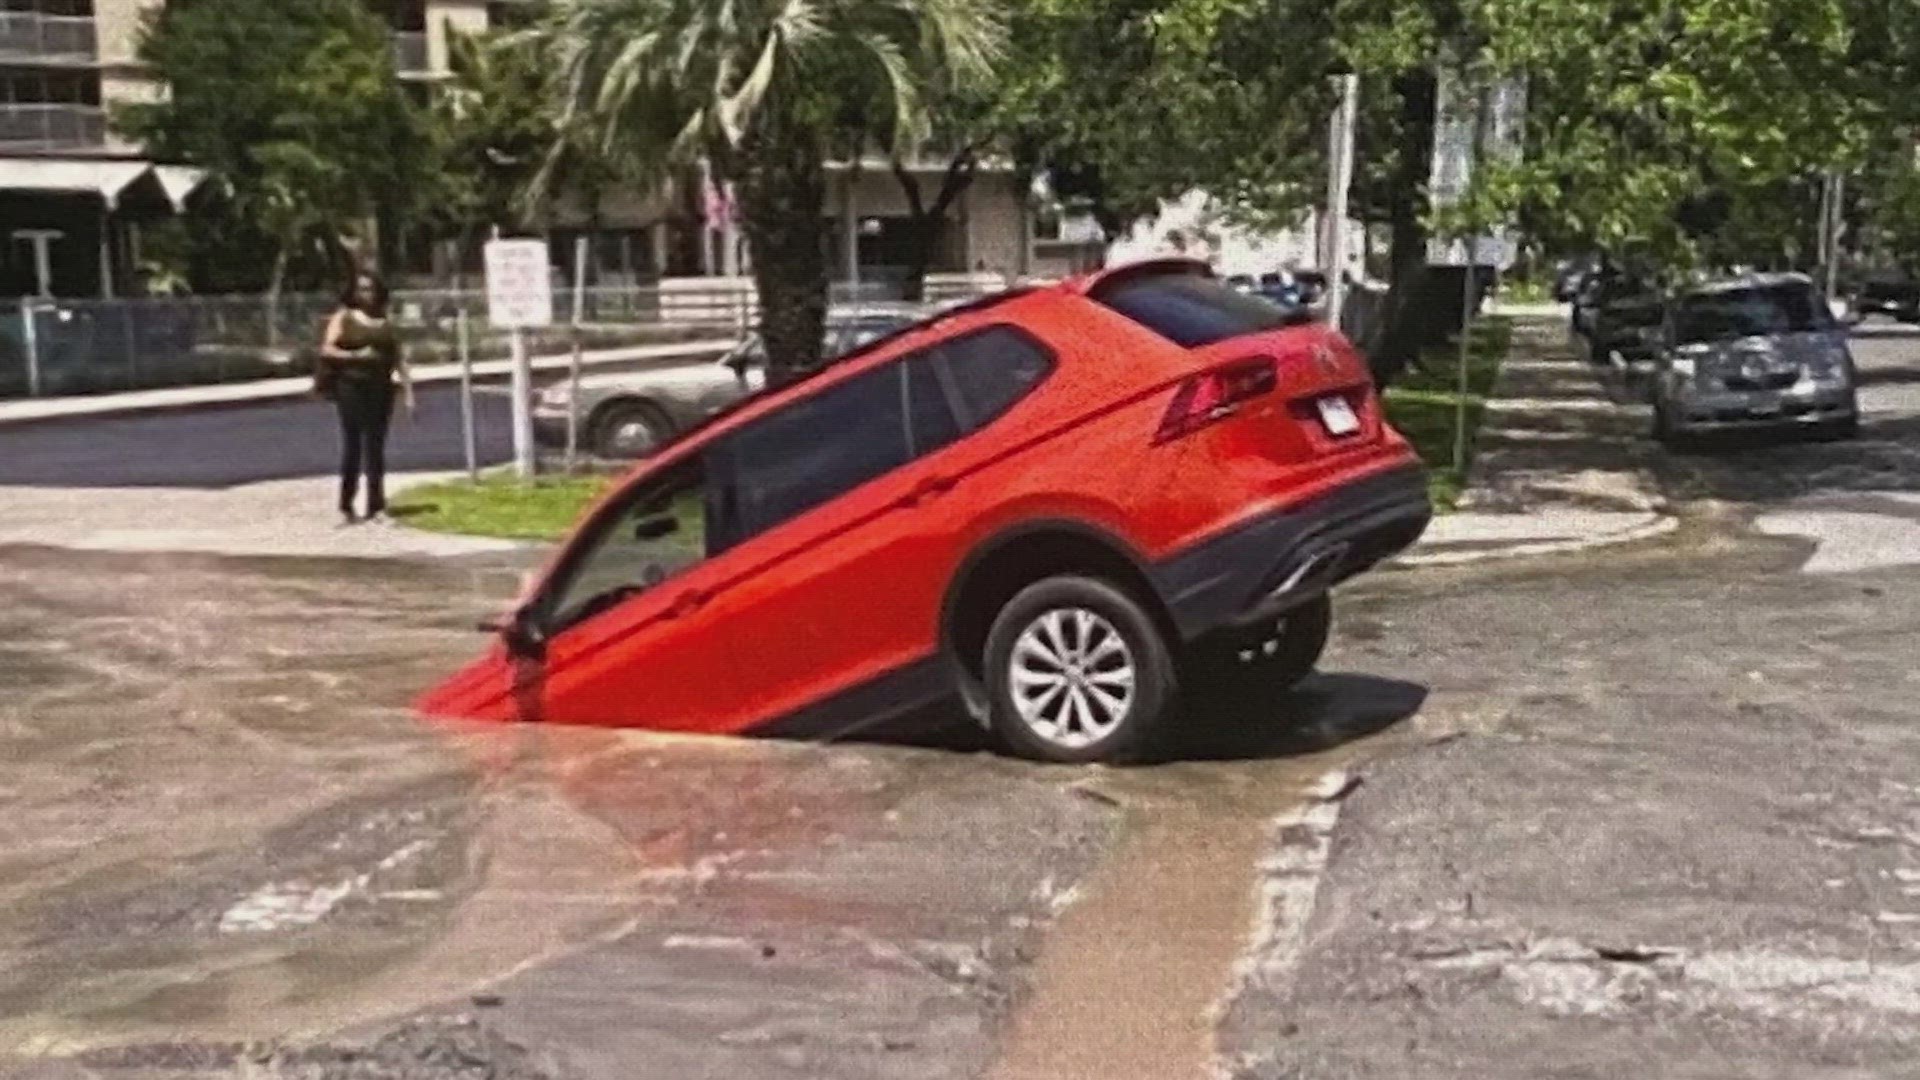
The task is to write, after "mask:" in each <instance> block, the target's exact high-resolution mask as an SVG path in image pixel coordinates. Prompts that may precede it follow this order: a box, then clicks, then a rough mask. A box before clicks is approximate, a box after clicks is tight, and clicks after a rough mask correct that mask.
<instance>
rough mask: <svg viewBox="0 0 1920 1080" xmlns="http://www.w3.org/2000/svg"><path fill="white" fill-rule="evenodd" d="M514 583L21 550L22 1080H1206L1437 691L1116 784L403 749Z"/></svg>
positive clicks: (13, 770)
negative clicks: (1307, 807)
mask: <svg viewBox="0 0 1920 1080" xmlns="http://www.w3.org/2000/svg"><path fill="white" fill-rule="evenodd" d="M518 572H519V567H518V566H515V565H511V564H507V563H500V564H497V565H491V566H490V565H488V564H486V563H475V564H472V565H469V566H460V565H452V564H448V563H446V562H442V563H438V564H409V563H398V562H396V563H368V562H365V561H359V562H354V563H323V562H304V561H302V562H295V561H286V560H279V561H255V562H245V561H237V560H216V559H208V558H197V557H175V556H108V555H81V554H76V553H71V552H55V551H51V550H33V549H11V550H8V551H7V552H5V553H4V554H3V555H0V623H4V626H3V627H0V641H4V642H5V644H4V645H0V674H3V676H4V679H5V681H6V684H7V686H8V688H9V691H10V692H9V693H8V694H7V696H6V698H5V699H4V702H0V740H4V744H5V746H4V751H3V752H0V1072H5V1073H6V1074H8V1075H25V1076H38V1075H69V1073H67V1072H64V1071H61V1070H64V1069H69V1068H84V1069H86V1070H88V1071H87V1072H85V1073H82V1074H81V1075H109V1076H111V1075H121V1074H125V1075H129V1076H143V1075H147V1073H146V1072H144V1071H143V1070H150V1069H156V1068H158V1069H163V1070H169V1071H166V1072H164V1073H163V1075H169V1076H172V1075H180V1074H181V1073H182V1072H184V1074H185V1075H199V1074H206V1075H223V1074H224V1072H225V1071H227V1070H230V1069H232V1068H233V1067H235V1063H236V1062H238V1061H240V1060H241V1059H242V1058H247V1057H248V1055H254V1056H255V1058H258V1059H259V1060H262V1061H264V1060H269V1059H270V1060H272V1061H274V1062H277V1063H278V1064H276V1065H274V1066H273V1067H274V1068H279V1069H281V1071H282V1072H283V1073H285V1074H287V1075H306V1074H305V1073H300V1072H298V1071H292V1072H288V1070H289V1069H292V1068H293V1066H292V1065H289V1064H288V1063H289V1062H295V1061H296V1060H309V1059H311V1060H319V1059H318V1058H314V1057H313V1055H315V1054H321V1055H324V1053H326V1052H327V1047H328V1046H330V1045H332V1044H331V1043H330V1042H329V1040H332V1039H336V1038H352V1039H358V1040H361V1041H362V1042H365V1041H366V1040H372V1045H375V1046H388V1047H390V1049H391V1051H392V1052H393V1053H396V1054H399V1055H400V1056H402V1057H405V1058H408V1059H409V1060H414V1061H415V1065H419V1062H421V1061H428V1060H438V1059H436V1058H435V1057H434V1055H435V1054H439V1053H441V1052H442V1051H446V1052H449V1053H450V1052H452V1051H451V1050H449V1049H448V1048H449V1047H456V1048H457V1047H460V1046H466V1045H467V1044H468V1043H471V1042H472V1040H474V1039H480V1040H482V1041H483V1042H486V1041H487V1040H506V1041H505V1042H504V1043H500V1044H499V1045H497V1046H495V1047H494V1050H491V1051H487V1054H488V1056H489V1058H490V1059H494V1060H495V1063H496V1065H498V1064H499V1063H500V1062H504V1061H506V1060H508V1059H509V1058H511V1059H513V1060H519V1058H518V1057H515V1056H514V1055H516V1054H519V1053H520V1052H521V1051H520V1050H512V1051H511V1052H509V1050H508V1049H507V1047H509V1046H511V1047H520V1048H523V1049H524V1050H525V1054H526V1055H529V1056H527V1057H526V1065H525V1067H526V1068H527V1069H528V1070H531V1071H529V1072H527V1073H526V1075H530V1076H532V1075H555V1076H563V1075H564V1076H573V1075H606V1076H619V1075H629V1076H630V1075H634V1074H633V1073H632V1072H630V1071H628V1070H626V1069H623V1068H622V1067H620V1065H619V1063H620V1062H622V1061H626V1062H631V1061H633V1060H636V1059H637V1058H636V1056H637V1055H643V1056H644V1057H645V1059H646V1060H649V1061H655V1062H660V1063H662V1064H661V1065H660V1067H659V1069H658V1071H656V1072H651V1073H650V1075H662V1076H699V1075H713V1076H759V1075H834V1076H867V1075H872V1076H895V1075H897V1076H975V1075H983V1074H985V1073H986V1071H987V1070H988V1069H989V1067H992V1066H993V1065H994V1062H996V1060H997V1061H998V1062H999V1064H998V1066H997V1067H995V1069H996V1071H995V1072H994V1075H1008V1076H1013V1075H1040V1074H1041V1072H1043V1071H1046V1070H1048V1069H1053V1070H1054V1071H1053V1072H1052V1073H1051V1074H1052V1075H1060V1073H1059V1071H1058V1069H1059V1068H1060V1067H1067V1068H1070V1069H1072V1066H1073V1065H1074V1063H1073V1062H1071V1061H1069V1062H1066V1063H1065V1066H1062V1065H1061V1063H1060V1062H1059V1061H1058V1060H1057V1058H1058V1055H1059V1054H1060V1052H1061V1051H1062V1048H1070V1047H1073V1046H1079V1047H1081V1048H1082V1049H1083V1050H1087V1051H1093V1052H1094V1054H1095V1058H1096V1059H1097V1058H1098V1057H1101V1056H1104V1054H1105V1053H1107V1052H1110V1051H1111V1050H1113V1049H1114V1046H1113V1044H1111V1043H1110V1042H1107V1041H1106V1040H1107V1039H1108V1038H1110V1037H1111V1036H1112V1034H1113V1033H1114V1029H1113V1028H1112V1027H1111V1026H1110V1025H1112V1024H1113V1023H1114V1022H1115V1021H1116V1020H1120V1021H1122V1022H1124V1021H1125V1018H1127V1017H1129V1016H1137V1017H1139V1018H1141V1022H1142V1024H1143V1026H1142V1027H1141V1029H1140V1030H1139V1031H1138V1032H1137V1033H1134V1034H1130V1035H1128V1036H1127V1038H1128V1039H1131V1040H1133V1041H1134V1043H1135V1044H1136V1046H1137V1048H1138V1049H1139V1050H1140V1051H1141V1052H1142V1053H1165V1052H1167V1048H1173V1049H1174V1050H1175V1057H1176V1058H1180V1059H1185V1060H1187V1061H1188V1062H1189V1063H1190V1064H1191V1065H1193V1066H1195V1067H1197V1066H1198V1064H1199V1063H1200V1062H1203V1061H1204V1060H1205V1057H1206V1052H1205V1036H1206V1033H1207V1024H1206V1019H1205V1018H1206V1016H1207V1015H1208V1010H1209V1009H1210V1008H1211V1007H1212V1005H1213V1004H1214V1002H1215V1000H1216V999H1217V998H1218V997H1219V996H1220V995H1221V994H1222V992H1223V990H1224V989H1225V988H1226V986H1227V983H1228V980H1229V979H1230V977H1231V969H1232V965H1233V964H1234V962H1235V959H1236V957H1237V955H1238V954H1239V952H1240V951H1241V947H1242V945H1243V944H1244V943H1245V941H1246V940H1247V938H1248V935H1249V933H1250V932H1251V930H1250V928H1251V926H1252V923H1253V922H1254V920H1255V915H1256V911H1255V903H1254V900H1255V891H1254V888H1253V885H1254V875H1255V864H1256V863H1257V862H1258V859H1259V855H1260V852H1261V851H1262V849H1263V848H1264V846H1265V844H1266V840H1267V832H1268V828H1269V825H1270V823H1271V821H1272V820H1273V819H1274V817H1275V815H1277V814H1280V813H1282V812H1284V811H1285V810H1286V809H1287V808H1289V807H1292V806H1297V805H1299V804H1300V803H1301V802H1302V801H1303V800H1306V799H1308V798H1309V797H1310V796H1309V794H1308V793H1309V792H1310V790H1311V788H1312V786H1313V784H1314V783H1315V782H1316V781H1317V780H1319V779H1320V778H1321V777H1323V776H1324V775H1325V774H1326V773H1327V772H1328V771H1329V770H1331V769H1334V768H1337V767H1338V766H1339V765H1340V764H1341V763H1342V762H1344V761H1347V760H1349V759H1351V758H1352V757H1353V755H1354V754H1356V753H1358V752H1360V751H1359V750H1358V747H1359V746H1361V745H1364V741H1363V742H1362V743H1355V742H1354V741H1353V740H1354V739H1356V738H1360V739H1362V740H1364V739H1365V738H1367V737H1372V738H1375V739H1376V740H1377V739H1378V738H1380V737H1382V736H1378V735H1375V734H1374V733H1377V732H1382V731H1391V730H1392V729H1393V727H1394V725H1395V724H1396V723H1398V722H1399V721H1401V720H1402V719H1404V718H1405V717H1407V716H1408V715H1409V714H1411V713H1412V712H1414V710H1416V709H1417V708H1418V707H1419V704H1420V701H1421V697H1422V693H1421V691H1420V690H1419V688H1418V687H1414V686H1411V685H1408V684H1399V683H1394V682H1391V681H1386V680H1377V679H1370V678H1363V677H1359V676H1351V677H1347V676H1342V677H1334V678H1329V679H1324V680H1318V681H1316V682H1315V683H1314V684H1312V685H1311V686H1310V688H1309V689H1307V690H1304V691H1302V692H1301V693H1300V694H1298V695H1294V699H1297V700H1288V701H1283V702H1277V703H1276V702H1269V703H1266V705H1264V706H1261V707H1259V708H1258V709H1256V712H1258V713H1260V714H1261V715H1250V714H1248V713H1247V711H1246V710H1247V706H1246V705H1244V704H1243V703H1239V704H1236V703H1211V704H1210V705H1206V706H1204V707H1202V708H1196V710H1195V712H1196V715H1197V716H1198V715H1201V714H1203V713H1204V714H1205V715H1206V716H1207V717H1208V719H1207V720H1206V721H1205V722H1201V723H1196V725H1195V727H1194V728H1193V729H1192V730H1191V731H1190V732H1189V733H1188V734H1187V735H1186V736H1184V737H1183V738H1182V739H1180V740H1179V741H1178V742H1177V744H1175V745H1172V746H1169V747H1168V748H1167V752H1166V760H1164V761H1162V762H1161V763H1159V764H1156V765H1151V766H1149V767H1146V768H1142V769H1137V770H1121V771H1106V770H1082V769H1047V768H1040V767H1035V766H1030V765H1026V764H1023V763H1019V762H1014V761H1011V760H1008V759H1005V758H1002V757H1000V756H998V755H995V754H990V753H986V752H984V751H983V750H982V748H981V746H980V743H981V740H980V739H979V737H977V736H975V735H972V734H971V733H969V732H967V731H966V730H965V728H964V725H963V724H962V725H960V726H959V727H957V728H956V727H955V725H953V724H952V723H951V718H949V717H939V716H934V717H922V718H917V719H916V721H915V723H913V724H911V725H906V726H903V728H902V730H901V732H900V733H899V735H898V737H894V736H889V737H887V738H885V739H880V740H876V741H872V742H866V743H860V744H849V745H840V746H817V745H806V744H796V743H777V742H767V741H761V742H752V741H742V740H711V739H689V738H673V737H663V736H658V735H650V734H646V733H636V732H613V731H594V730H578V729H564V728H551V727H513V728H485V729H482V728H462V727H455V726H449V725H439V724H430V723H427V722H424V721H422V720H420V719H418V718H416V717H415V716H413V715H412V714H410V713H409V712H408V711H407V710H406V708H405V703H406V702H407V701H408V700H409V699H410V697H411V696H412V694H413V693H415V692H416V691H417V690H418V689H419V688H420V687H422V686H425V685H427V684H429V683H430V682H431V681H432V680H433V679H434V678H436V677H438V676H439V675H441V674H442V673H444V672H445V671H446V670H447V669H448V668H449V667H450V666H451V665H453V664H455V663H456V662H458V661H460V660H462V659H464V658H465V657H466V656H468V655H470V654H471V652H472V651H473V650H474V649H475V648H476V647H477V646H478V645H479V644H480V641H479V638H478V635H476V634H475V633H474V632H473V630H472V629H471V628H472V626H473V624H474V623H475V621H477V620H478V619H481V618H483V617H485V616H487V615H489V614H492V613H494V612H495V611H496V610H497V608H498V605H499V603H500V601H501V600H502V599H503V598H504V597H505V596H507V595H510V593H511V591H512V589H513V586H514V583H515V580H516V578H517V575H518ZM1276 710H1283V711H1285V712H1288V713H1293V714H1298V715H1304V716H1307V717H1310V718H1311V719H1310V721H1309V722H1306V723H1303V724H1296V725H1289V724H1287V723H1284V722H1280V721H1279V720H1277V719H1276V717H1275V715H1274V714H1275V711H1276ZM1103 857H1105V858H1103ZM1096 867H1097V868H1098V869H1097V870H1096ZM1162 880H1166V881H1177V882H1180V883H1181V887H1178V888H1141V887H1140V885H1141V883H1143V882H1149V881H1162ZM1063 912H1064V913H1066V915H1065V917H1064V920H1063V921H1062V922H1060V924H1059V926H1058V932H1057V935H1055V937H1054V938H1053V939H1051V940H1050V939H1049V936H1048V933H1047V932H1048V930H1049V928H1051V927H1053V926H1054V924H1055V920H1056V918H1057V917H1060V916H1061V913H1063ZM1175 924H1178V925H1181V926H1183V927H1184V929H1182V930H1180V931H1178V932H1175V933H1171V934H1169V933H1168V932H1167V928H1168V927H1169V926H1171V925H1175ZM1043 946H1045V948H1043ZM1043 953H1044V954H1046V955H1049V956H1050V957H1051V960H1050V961H1049V962H1045V963H1041V964H1040V965H1039V967H1037V968H1035V967H1034V963H1035V961H1036V959H1037V958H1038V957H1040V956H1041V955H1043ZM1102 957H1108V958H1111V959H1112V960H1120V961H1124V962H1125V963H1129V964H1139V963H1142V962H1148V963H1150V964H1151V966H1152V968H1153V969H1154V970H1156V971H1158V972H1159V974H1158V975H1157V976H1156V981H1155V982H1153V983H1141V982H1138V981H1134V982H1129V981H1127V980H1125V979H1120V978H1115V977H1113V976H1115V975H1117V974H1118V972H1115V971H1113V970H1112V963H1111V961H1109V962H1108V963H1107V966H1106V967H1105V968H1103V967H1102V966H1101V964H1100V962H1099V960H1100V958H1102ZM1083 960H1092V961H1094V962H1092V963H1084V962H1082V961H1083ZM1021 1002H1024V1003H1026V1005H1027V1007H1026V1008H1025V1009H1024V1010H1022V1011H1021V1013H1020V1015H1019V1018H1018V1019H1017V1021H1015V1022H1013V1023H1011V1024H1008V1023H1007V1021H1008V1020H1009V1017H1010V1016H1011V1015H1012V1014H1013V1012H1014V1006H1015V1004H1016V1003H1021ZM1175 1003H1178V1005H1179V1006H1180V1007H1179V1008H1178V1009H1173V1008H1169V1006H1171V1005H1174V1004H1175ZM1149 1018H1157V1019H1162V1020H1165V1021H1167V1022H1168V1025H1169V1026H1170V1030H1164V1031H1156V1030H1154V1029H1153V1028H1152V1026H1151V1025H1148V1024H1146V1021H1147V1020H1148V1019H1149ZM1119 1030H1120V1031H1127V1030H1128V1029H1127V1028H1126V1027H1125V1026H1122V1027H1121V1028H1120V1029H1119ZM1090 1031H1091V1032H1102V1031H1104V1032H1105V1034H1104V1035H1103V1036H1101V1037H1099V1038H1097V1039H1096V1040H1095V1041H1093V1042H1088V1041H1086V1034H1087V1033H1088V1032H1090ZM1003 1041H1005V1042H1006V1045H1007V1047H1008V1051H1007V1053H1006V1054H1005V1055H1004V1056H1003V1055H1002V1054H1001V1053H1000V1050H999V1048H1000V1046H1001V1043H1002V1042H1003ZM475 1045H478V1044H475ZM487 1045H494V1044H493V1043H491V1042H489V1043H487ZM435 1047H438V1048H439V1049H438V1050H436V1049H434V1048H435ZM1103 1047H1104V1049H1103ZM469 1049H471V1047H469ZM462 1052H465V1051H462ZM260 1055H265V1057H260ZM300 1055H307V1056H306V1057H305V1058H302V1057H300ZM422 1055H424V1056H422ZM503 1055H504V1056H503ZM1083 1056H1084V1055H1083ZM416 1059H417V1060H416ZM248 1060H254V1058H248ZM1081 1064H1086V1062H1082V1063H1081ZM316 1067H318V1066H316ZM419 1067H420V1068H422V1069H425V1070H426V1071H423V1072H421V1073H419V1075H423V1076H427V1075H431V1076H458V1075H466V1074H464V1073H461V1072H458V1071H448V1070H447V1069H444V1068H443V1069H440V1070H439V1071H434V1069H433V1068H428V1067H427V1066H424V1065H419ZM1072 1071H1075V1072H1078V1071H1079V1070H1078V1069H1072ZM314 1075H333V1074H332V1073H329V1072H327V1071H326V1070H325V1069H324V1068H321V1071H320V1072H318V1073H315V1074H314ZM342 1075H344V1074H342ZM354 1075H359V1074H354ZM382 1075H385V1074H382ZM394 1075H413V1074H412V1073H408V1072H404V1071H402V1072H396V1073H395V1074H394ZM489 1075H509V1073H497V1074H489Z"/></svg>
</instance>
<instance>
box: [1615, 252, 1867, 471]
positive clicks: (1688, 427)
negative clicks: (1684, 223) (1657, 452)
mask: <svg viewBox="0 0 1920 1080" xmlns="http://www.w3.org/2000/svg"><path fill="white" fill-rule="evenodd" d="M1653 406H1654V436H1655V437H1656V438H1658V439H1660V440H1661V441H1662V442H1673V441H1677V440H1680V439H1684V438H1686V437H1688V436H1692V435H1699V434H1705V433H1707V432H1710V431H1715V430H1722V429H1728V428H1738V427H1764V428H1769V429H1773V430H1780V431H1796V430H1797V431H1805V432H1809V433H1813V434H1817V435H1822V436H1826V437H1829V438H1850V437H1852V436H1853V435H1854V434H1856V433H1857V432H1858V430H1859V426H1860V404H1859V398H1858V395H1857V393H1856V389H1855V378H1854V365H1853V355H1852V353H1851V352H1850V351H1849V350H1848V348H1847V333H1846V329H1845V327H1843V326H1841V325H1840V324H1839V322H1838V321H1836V320H1835V319H1834V317H1833V313H1832V311H1831V310H1829V309H1828V307H1827V303H1826V300H1825V298H1824V297H1823V296H1822V295H1821V294H1820V291H1819V289H1817V288H1816V287H1815V286H1814V284H1813V282H1812V281H1811V280H1810V279H1808V278H1807V277H1806V276H1804V275H1801V274H1756V275H1751V276H1747V277H1742V278H1738V279H1734V280H1729V281H1721V282H1717V283H1714V284H1711V285H1706V286H1703V287H1700V288H1696V289H1692V290H1690V291H1687V292H1683V293H1681V294H1679V295H1677V296H1676V297H1675V298H1674V299H1673V301H1672V303H1670V304H1669V305H1668V308H1667V319H1666V329H1665V335H1664V340H1663V342H1662V350H1661V354H1660V357H1659V359H1658V361H1657V368H1656V372H1655V376H1654V385H1653Z"/></svg>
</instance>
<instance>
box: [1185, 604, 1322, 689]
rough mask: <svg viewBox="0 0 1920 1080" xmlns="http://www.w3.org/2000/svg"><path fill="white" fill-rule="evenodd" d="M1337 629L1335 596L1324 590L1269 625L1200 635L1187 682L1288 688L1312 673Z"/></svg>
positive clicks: (1188, 665)
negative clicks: (1334, 629)
mask: <svg viewBox="0 0 1920 1080" xmlns="http://www.w3.org/2000/svg"><path fill="white" fill-rule="evenodd" d="M1332 634H1333V597H1332V595H1331V594H1324V593H1323V594H1321V595H1320V596H1318V597H1315V598H1314V599H1313V600H1311V601H1309V602H1307V603H1305V604H1302V605H1301V606H1299V607H1297V608H1294V609H1293V610H1292V611H1289V612H1287V613H1286V615H1284V616H1282V617H1281V618H1279V619H1276V620H1275V621H1274V622H1273V623H1272V624H1271V625H1268V626H1264V627H1261V628H1258V629H1254V630H1235V631H1230V632H1223V633H1219V634H1215V635H1213V636H1211V637H1208V638H1203V639H1201V640H1200V641H1199V642H1198V643H1196V644H1195V645H1194V646H1193V650H1192V652H1190V653H1189V654H1188V656H1187V663H1186V670H1187V684H1188V685H1189V686H1190V687H1192V688H1193V689H1194V690H1196V691H1199V690H1203V689H1206V688H1208V687H1210V686H1225V687H1228V688H1232V689H1251V688H1258V689H1261V690H1276V691H1277V690H1290V689H1292V688H1293V687H1295V686H1297V685H1299V684H1300V682H1301V681H1302V680H1304V679H1305V678H1306V677H1307V676H1309V675H1311V674H1313V672H1314V669H1315V668H1316V667H1318V666H1319V664H1320V657H1321V654H1323V653H1325V652H1326V651H1327V639H1328V638H1329V637H1331V636H1332Z"/></svg>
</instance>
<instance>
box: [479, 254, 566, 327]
mask: <svg viewBox="0 0 1920 1080" xmlns="http://www.w3.org/2000/svg"><path fill="white" fill-rule="evenodd" d="M486 262H487V321H488V322H490V323H492V324H493V325H494V326H497V327H500V328H502V329H507V330H536V329H543V328H545V327H549V326H552V325H553V271H552V270H551V269H549V267H550V265H551V263H550V261H549V259H548V256H547V242H546V241H545V240H490V241H488V242H487V247H486Z"/></svg>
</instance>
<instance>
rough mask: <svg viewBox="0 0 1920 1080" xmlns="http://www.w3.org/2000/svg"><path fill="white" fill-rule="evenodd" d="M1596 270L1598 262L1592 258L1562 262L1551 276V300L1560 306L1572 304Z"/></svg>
mask: <svg viewBox="0 0 1920 1080" xmlns="http://www.w3.org/2000/svg"><path fill="white" fill-rule="evenodd" d="M1598 269H1599V260H1597V259H1594V258H1593V257H1592V256H1586V257H1583V258H1578V259H1568V260H1566V261H1564V262H1562V263H1561V264H1560V265H1559V267H1558V268H1556V269H1555V271H1554V274H1553V298H1554V299H1555V300H1557V301H1559V302H1560V303H1562V304H1565V303H1570V302H1572V300H1573V299H1574V297H1576V296H1579V295H1580V290H1581V289H1582V288H1584V287H1585V286H1586V284H1587V280H1588V279H1589V278H1591V277H1593V275H1594V273H1595V272H1596V271H1597V270H1598Z"/></svg>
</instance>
